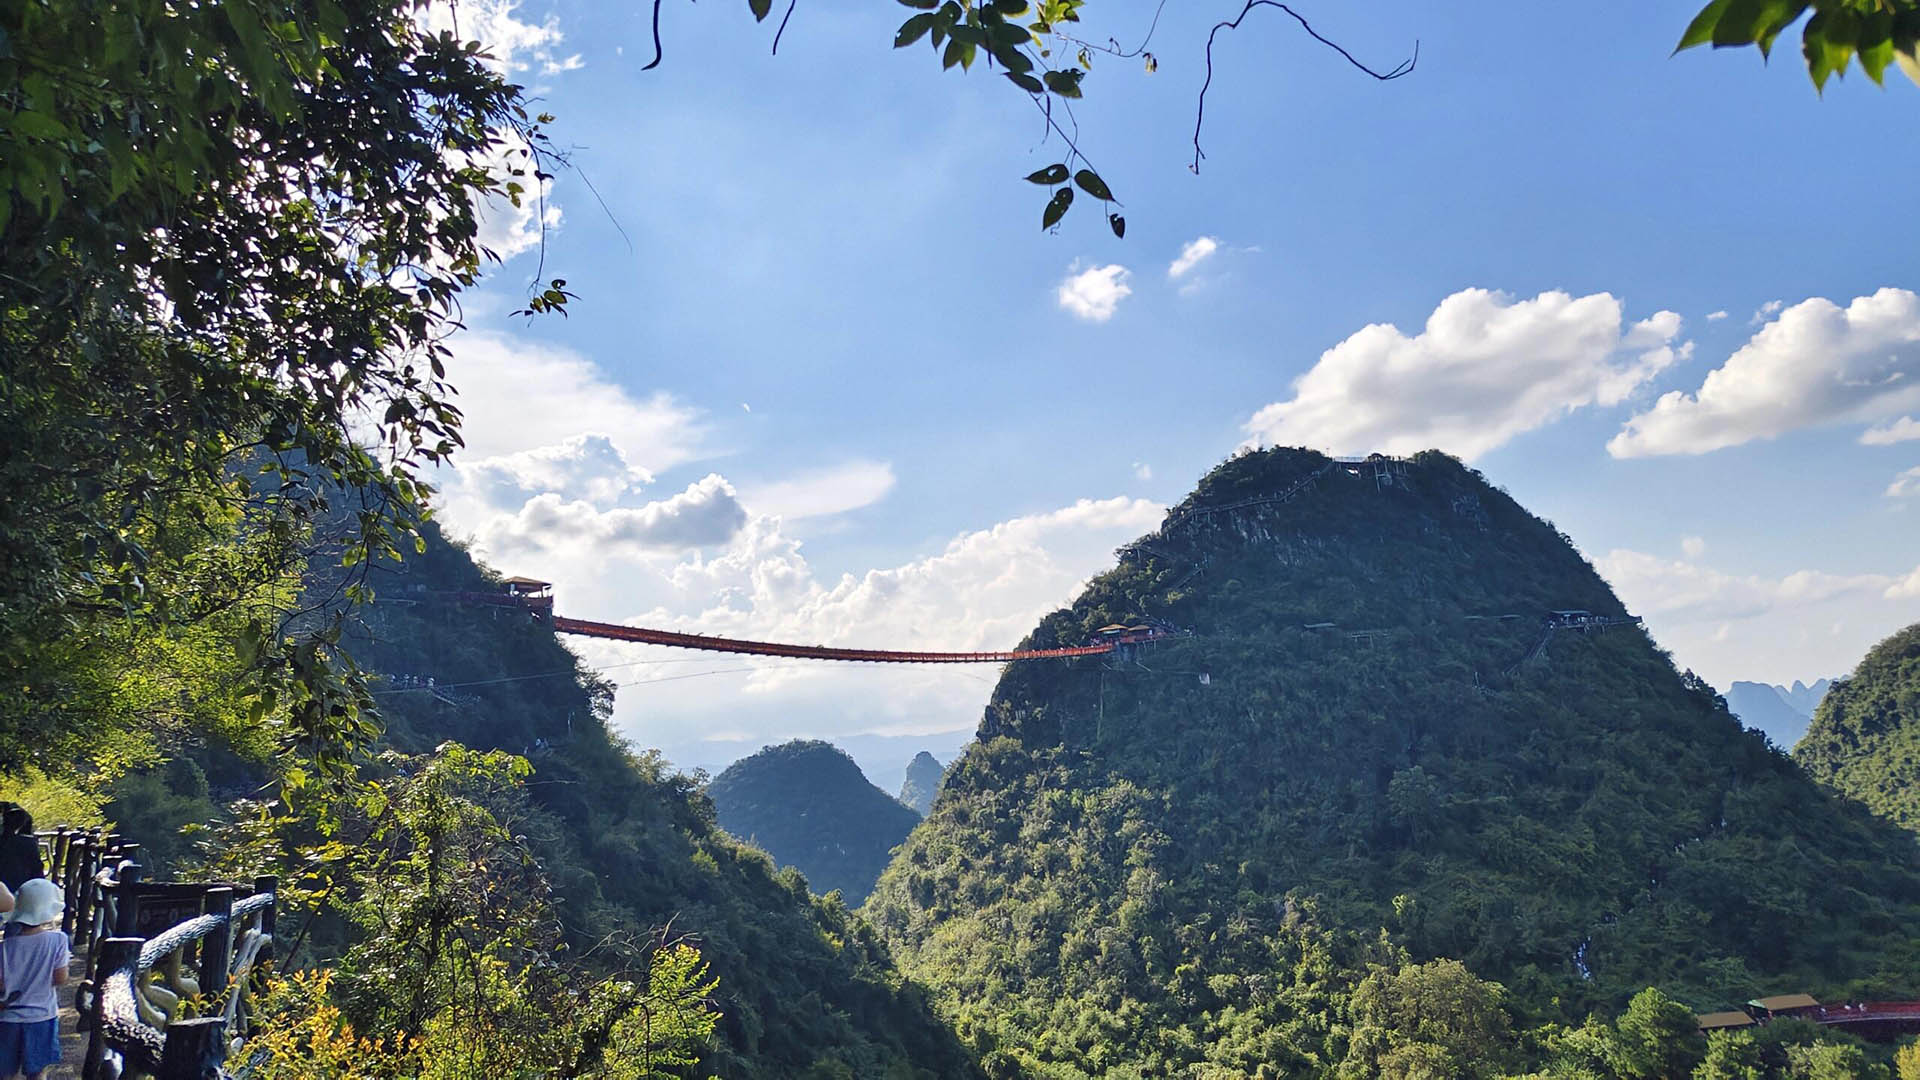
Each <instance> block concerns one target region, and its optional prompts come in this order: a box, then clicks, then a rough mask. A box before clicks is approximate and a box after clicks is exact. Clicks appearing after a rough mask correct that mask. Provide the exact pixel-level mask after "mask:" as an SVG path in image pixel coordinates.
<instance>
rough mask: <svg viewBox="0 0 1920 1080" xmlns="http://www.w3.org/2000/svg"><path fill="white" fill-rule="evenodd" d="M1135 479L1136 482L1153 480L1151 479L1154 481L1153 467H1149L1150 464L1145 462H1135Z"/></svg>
mask: <svg viewBox="0 0 1920 1080" xmlns="http://www.w3.org/2000/svg"><path fill="white" fill-rule="evenodd" d="M1133 477H1134V479H1136V480H1151V479H1153V466H1151V465H1148V464H1147V463H1146V462H1144V461H1136V462H1134V463H1133Z"/></svg>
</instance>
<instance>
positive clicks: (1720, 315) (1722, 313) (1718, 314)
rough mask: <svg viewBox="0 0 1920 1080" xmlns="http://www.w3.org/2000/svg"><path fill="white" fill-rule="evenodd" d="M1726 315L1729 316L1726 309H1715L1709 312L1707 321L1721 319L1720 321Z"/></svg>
mask: <svg viewBox="0 0 1920 1080" xmlns="http://www.w3.org/2000/svg"><path fill="white" fill-rule="evenodd" d="M1726 317H1727V313H1726V312H1725V311H1714V312H1709V313H1708V314H1707V321H1708V322H1719V321H1720V320H1721V319H1724V318H1726Z"/></svg>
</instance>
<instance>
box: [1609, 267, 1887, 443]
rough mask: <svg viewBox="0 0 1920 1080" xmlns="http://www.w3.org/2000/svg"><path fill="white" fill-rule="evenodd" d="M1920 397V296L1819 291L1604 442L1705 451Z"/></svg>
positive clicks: (1860, 416) (1861, 418)
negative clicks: (1838, 296)
mask: <svg viewBox="0 0 1920 1080" xmlns="http://www.w3.org/2000/svg"><path fill="white" fill-rule="evenodd" d="M1915 406H1920V296H1916V295H1914V294H1913V293H1911V292H1909V291H1907V290H1905V289H1893V288H1887V289H1881V290H1880V291H1879V292H1876V293H1874V294H1873V295H1872V296H1863V297H1859V298H1858V299H1856V300H1854V301H1853V302H1852V303H1851V304H1849V305H1848V306H1847V307H1845V308H1841V307H1839V306H1837V305H1836V304H1834V303H1833V302H1832V301H1829V300H1826V299H1824V298H1821V297H1814V298H1812V299H1810V300H1804V301H1801V302H1800V303H1798V304H1795V305H1793V306H1792V307H1790V308H1787V309H1785V310H1784V311H1781V312H1780V315H1779V317H1778V318H1777V319H1775V320H1774V321H1772V322H1770V323H1768V324H1767V325H1766V326H1764V327H1762V328H1761V329H1760V331H1759V332H1758V333H1756V334H1755V335H1754V336H1753V337H1752V339H1751V340H1749V341H1748V342H1747V344H1745V345H1743V346H1741V347H1740V349H1739V351H1737V352H1735V353H1734V354H1733V355H1732V356H1730V357H1728V358H1727V362H1726V363H1725V364H1723V365H1721V366H1720V367H1719V368H1718V369H1716V370H1714V371H1712V372H1710V373H1709V374H1708V375H1707V377H1706V381H1705V382H1703V383H1702V384H1701V386H1700V389H1699V391H1697V392H1696V393H1693V394H1688V393H1684V392H1682V391H1679V390H1675V391H1673V392H1671V393H1668V394H1666V395H1664V396H1662V397H1661V398H1660V400H1659V401H1658V402H1656V403H1655V404H1654V406H1653V408H1651V409H1649V410H1647V411H1646V412H1644V413H1641V414H1639V415H1638V416H1635V417H1633V418H1632V419H1631V420H1629V421H1627V423H1626V426H1625V427H1623V428H1622V429H1621V431H1620V433H1619V434H1618V435H1616V436H1614V438H1613V439H1612V441H1610V442H1608V443H1607V450H1608V451H1609V452H1610V453H1612V454H1613V455H1614V456H1615V457H1645V456H1650V455H1655V454H1703V453H1706V452H1708V451H1710V450H1718V449H1720V448H1722V447H1728V446H1738V445H1740V444H1741V443H1745V442H1750V441H1752V440H1755V439H1771V438H1774V437H1776V436H1779V435H1783V434H1785V433H1787V432H1789V431H1794V430H1798V429H1800V428H1808V427H1822V426H1828V425H1833V424H1848V423H1873V422H1876V421H1884V420H1889V419H1891V418H1893V417H1895V416H1898V415H1900V414H1901V413H1903V412H1905V411H1907V410H1910V409H1912V408H1914V407H1915Z"/></svg>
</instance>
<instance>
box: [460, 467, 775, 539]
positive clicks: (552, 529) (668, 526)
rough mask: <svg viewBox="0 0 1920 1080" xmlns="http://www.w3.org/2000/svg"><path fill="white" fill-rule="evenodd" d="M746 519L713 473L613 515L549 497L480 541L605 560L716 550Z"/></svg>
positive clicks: (486, 531) (492, 525) (498, 523)
mask: <svg viewBox="0 0 1920 1080" xmlns="http://www.w3.org/2000/svg"><path fill="white" fill-rule="evenodd" d="M746 522H747V512H746V510H745V509H744V508H743V507H742V506H741V505H740V502H739V499H738V498H737V497H736V496H735V495H734V491H733V486H732V485H731V484H729V483H727V481H726V479H725V478H724V477H722V476H720V475H719V474H717V473H709V474H708V475H707V476H705V477H702V478H701V479H699V480H696V481H694V482H693V483H692V484H689V485H688V486H687V488H686V490H685V491H682V492H680V493H679V494H677V495H674V496H672V497H671V498H666V499H659V500H655V501H654V502H650V503H647V504H645V505H644V506H635V507H616V508H614V509H612V510H601V509H599V508H597V507H595V506H594V505H593V504H592V503H590V502H587V501H585V500H578V499H576V500H571V501H570V500H567V499H565V498H563V497H562V496H560V495H558V494H556V493H553V492H546V493H544V494H540V495H536V496H534V497H533V498H531V499H529V500H527V501H526V503H525V504H523V505H522V506H521V507H520V509H519V510H518V511H517V512H516V513H514V514H512V515H511V516H502V517H496V518H494V519H493V520H491V521H489V522H487V523H486V524H485V525H484V526H483V527H482V528H481V529H480V531H479V532H478V534H477V535H476V541H477V542H478V544H479V546H480V547H481V548H482V549H484V550H485V551H487V552H489V553H496V554H499V555H502V556H505V557H509V558H511V557H515V556H524V555H529V554H533V553H548V552H556V551H565V550H567V549H572V550H574V551H576V552H579V551H582V550H584V551H585V552H586V553H588V554H589V557H591V558H595V559H606V558H609V557H614V556H620V555H629V556H631V555H636V554H644V553H647V552H680V551H687V550H691V549H698V548H707V547H718V546H720V545H723V544H726V543H727V542H728V541H730V540H732V539H733V538H734V536H735V535H737V534H738V533H739V532H740V529H741V527H742V526H744V525H745V524H746Z"/></svg>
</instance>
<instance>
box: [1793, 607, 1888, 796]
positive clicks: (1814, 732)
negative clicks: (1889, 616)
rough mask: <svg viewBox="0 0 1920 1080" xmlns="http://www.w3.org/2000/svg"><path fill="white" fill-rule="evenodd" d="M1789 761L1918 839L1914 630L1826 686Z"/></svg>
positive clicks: (1885, 643)
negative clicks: (1821, 698)
mask: <svg viewBox="0 0 1920 1080" xmlns="http://www.w3.org/2000/svg"><path fill="white" fill-rule="evenodd" d="M1793 756H1794V760H1796V761H1798V762H1799V763H1800V765H1801V767H1803V768H1805V769H1806V770H1807V772H1808V773H1809V774H1811V775H1813V776H1814V777H1816V778H1817V779H1819V780H1820V781H1821V782H1823V783H1825V784H1828V785H1829V786H1831V787H1833V788H1834V789H1835V790H1837V791H1841V792H1844V793H1846V794H1847V795H1850V796H1852V797H1853V798H1856V799H1859V800H1860V801H1861V802H1863V803H1865V804H1867V805H1868V806H1869V807H1872V808H1873V810H1874V811H1875V812H1876V813H1879V814H1882V815H1884V816H1886V817H1887V818H1889V819H1891V820H1893V821H1896V822H1899V823H1900V824H1901V825H1904V826H1906V827H1907V828H1909V829H1912V830H1914V831H1916V832H1920V623H1917V624H1915V625H1913V626H1909V627H1907V628H1906V629H1905V630H1902V631H1900V632H1899V633H1897V634H1894V635H1893V636H1892V637H1889V638H1887V639H1886V640H1885V641H1882V642H1881V643H1880V644H1878V645H1875V646H1874V647H1873V650H1872V651H1871V652H1869V653H1867V655H1866V658H1865V659H1863V660H1861V661H1860V666H1859V667H1857V668H1855V669H1854V671H1853V675H1852V677H1850V678H1846V679H1840V680H1837V681H1835V682H1834V684H1833V686H1832V688H1831V689H1829V690H1828V691H1827V696H1826V699H1825V700H1823V701H1822V702H1821V703H1820V708H1819V709H1818V711H1816V712H1815V713H1814V716H1813V724H1812V726H1811V727H1809V728H1808V729H1807V734H1806V736H1805V737H1804V738H1803V739H1801V741H1800V744H1799V745H1798V746H1796V747H1795V748H1794V751H1793Z"/></svg>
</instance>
